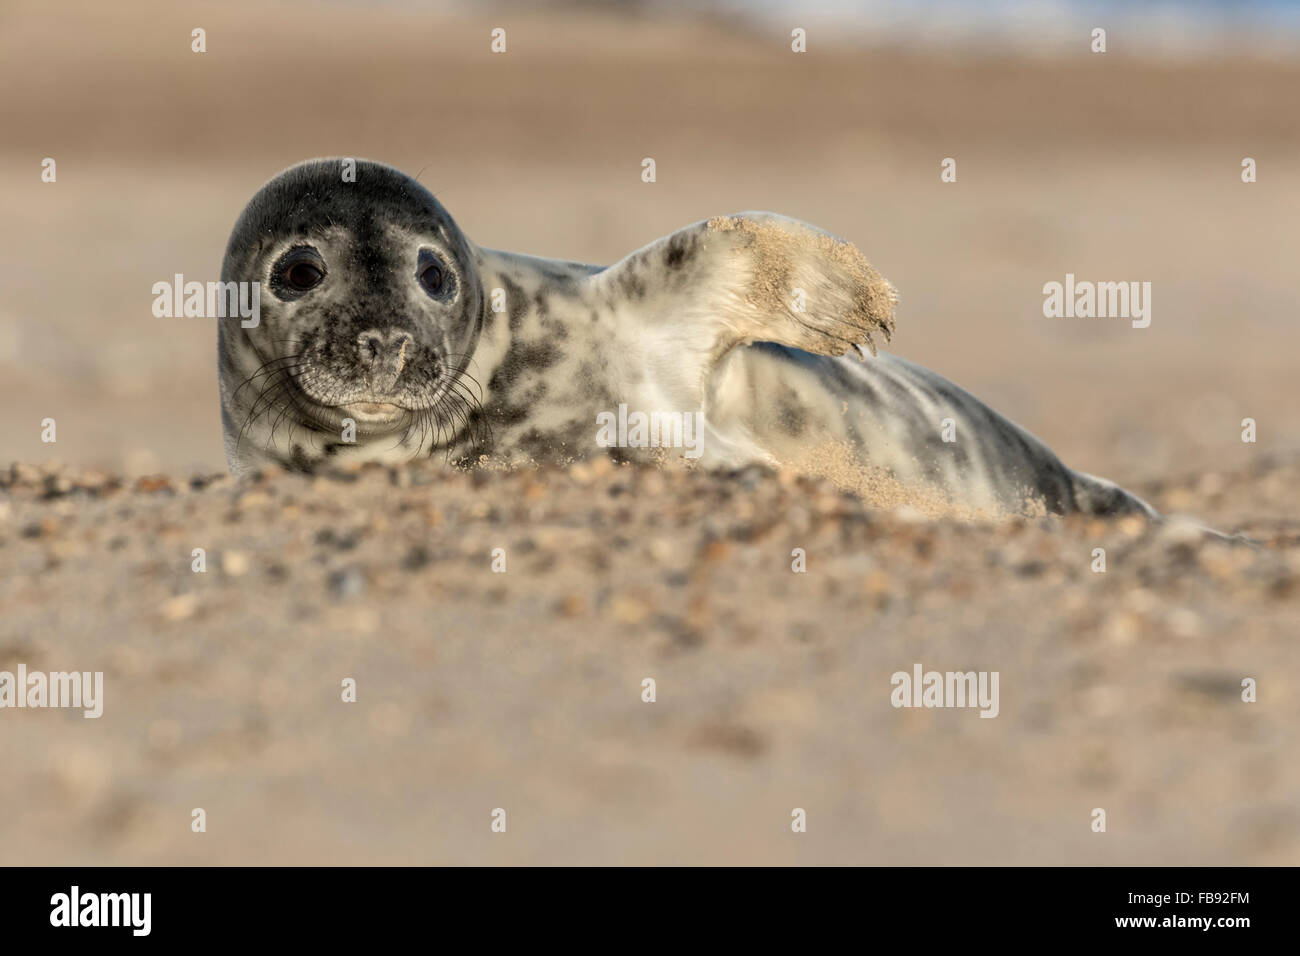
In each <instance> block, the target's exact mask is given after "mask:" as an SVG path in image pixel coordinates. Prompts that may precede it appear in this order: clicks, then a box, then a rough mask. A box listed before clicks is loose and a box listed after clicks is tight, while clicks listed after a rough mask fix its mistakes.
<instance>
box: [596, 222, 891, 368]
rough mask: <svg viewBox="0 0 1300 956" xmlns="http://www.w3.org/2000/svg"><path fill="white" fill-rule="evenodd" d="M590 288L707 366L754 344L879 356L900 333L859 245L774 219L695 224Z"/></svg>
mask: <svg viewBox="0 0 1300 956" xmlns="http://www.w3.org/2000/svg"><path fill="white" fill-rule="evenodd" d="M592 281H593V282H595V283H597V284H598V285H599V287H600V288H601V290H602V292H603V293H604V295H605V297H606V299H607V301H609V302H610V303H611V304H613V305H622V306H626V307H627V308H628V309H630V310H633V311H634V312H635V313H636V315H637V316H638V317H639V319H640V321H642V322H643V323H645V324H646V325H647V326H651V325H658V326H661V327H662V328H663V330H665V331H668V332H669V333H670V334H671V336H672V338H673V339H674V340H675V341H677V342H678V343H679V345H680V346H681V347H684V348H686V349H688V350H690V351H693V352H697V353H701V352H702V353H706V354H707V355H708V356H709V358H710V359H711V360H712V361H711V362H710V363H709V364H712V363H713V362H716V361H717V360H718V359H720V358H721V357H722V356H723V355H725V354H726V353H727V352H728V351H730V350H731V349H732V348H734V347H735V346H737V345H748V344H750V343H752V342H773V343H776V344H778V345H785V346H789V347H791V348H797V349H801V350H803V351H806V352H814V353H817V354H820V355H844V354H846V353H848V352H850V351H852V350H853V349H854V348H855V346H859V345H861V346H865V347H866V348H867V349H869V350H870V351H871V352H872V353H873V354H874V353H875V337H876V336H882V337H883V338H884V339H885V340H886V341H888V340H889V337H890V335H891V334H892V333H893V330H894V303H895V301H896V298H897V297H896V294H895V292H894V289H893V287H892V286H891V285H890V284H889V283H888V282H887V281H886V280H885V279H884V278H883V277H882V276H881V275H880V273H879V272H877V271H876V270H875V269H874V268H872V267H871V265H870V264H869V263H868V262H867V260H866V259H865V258H864V257H863V255H862V253H861V252H859V251H858V249H857V248H856V247H855V246H854V245H853V244H852V243H849V242H845V241H844V240H842V239H837V238H836V237H834V236H832V235H830V234H829V233H826V232H823V231H822V230H820V229H818V228H816V227H815V226H811V225H809V224H807V223H803V222H799V221H797V220H794V219H787V218H786V217H784V216H778V215H775V214H773V213H768V212H745V213H738V214H736V215H733V216H717V217H714V218H712V219H708V220H704V221H702V222H697V223H694V224H693V225H690V226H687V227H686V228H684V229H679V230H678V231H677V232H674V233H672V234H670V235H667V236H664V237H663V238H661V239H658V240H656V241H655V242H653V243H651V244H650V245H648V246H646V247H644V248H642V249H639V250H637V251H636V252H634V253H632V254H631V255H629V256H627V257H626V258H625V259H623V260H622V261H621V262H618V263H616V264H615V265H613V266H610V267H609V268H608V269H606V270H604V271H603V272H601V273H600V274H599V275H598V276H595V277H594V278H593V280H592Z"/></svg>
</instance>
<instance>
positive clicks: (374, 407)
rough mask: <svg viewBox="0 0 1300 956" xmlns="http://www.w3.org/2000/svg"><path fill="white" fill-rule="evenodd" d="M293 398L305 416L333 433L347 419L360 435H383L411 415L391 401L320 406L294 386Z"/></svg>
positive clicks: (342, 425)
mask: <svg viewBox="0 0 1300 956" xmlns="http://www.w3.org/2000/svg"><path fill="white" fill-rule="evenodd" d="M294 399H295V401H296V403H297V404H298V406H299V407H300V408H301V409H302V411H303V412H304V413H305V414H306V415H307V417H308V418H310V419H311V420H312V421H314V422H315V423H316V424H317V425H318V426H320V427H322V428H325V429H326V430H328V431H335V432H337V431H341V430H342V429H343V427H344V425H345V424H347V420H349V419H350V420H351V421H352V422H353V423H354V424H355V425H356V429H357V431H358V432H360V433H361V434H367V435H376V434H384V433H387V432H392V431H396V430H398V429H399V428H401V427H402V425H403V423H404V422H405V421H406V420H407V417H408V416H409V415H410V414H411V409H409V408H406V407H405V406H403V405H397V404H394V403H393V402H374V401H366V402H348V403H347V404H344V405H324V404H322V403H320V402H318V401H316V400H315V399H313V398H312V397H311V396H309V395H307V394H305V393H304V392H303V391H302V390H301V389H298V394H296V395H295V396H294Z"/></svg>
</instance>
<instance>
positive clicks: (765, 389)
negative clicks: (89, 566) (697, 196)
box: [218, 160, 1154, 514]
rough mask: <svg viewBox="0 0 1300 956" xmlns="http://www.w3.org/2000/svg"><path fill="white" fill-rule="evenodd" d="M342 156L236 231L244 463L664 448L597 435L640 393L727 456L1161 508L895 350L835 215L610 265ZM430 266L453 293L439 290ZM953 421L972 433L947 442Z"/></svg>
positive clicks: (236, 419) (1044, 502)
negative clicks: (814, 458)
mask: <svg viewBox="0 0 1300 956" xmlns="http://www.w3.org/2000/svg"><path fill="white" fill-rule="evenodd" d="M341 170H342V161H340V160H312V161H309V162H307V163H303V164H300V165H298V166H295V167H291V168H290V169H288V170H286V171H285V172H283V173H281V174H280V175H279V176H277V177H275V178H274V179H272V180H271V181H270V182H268V183H267V184H266V185H265V186H263V187H262V189H261V190H260V191H259V192H258V193H257V194H256V195H255V196H254V197H253V199H252V201H250V203H249V204H248V206H247V208H246V209H245V210H244V212H243V214H242V215H241V216H240V218H239V221H238V222H237V224H236V226H235V229H234V232H233V234H232V235H231V238H230V243H229V245H228V248H227V252H226V258H225V263H224V266H223V269H222V278H223V280H224V281H258V282H261V283H262V284H263V289H264V294H263V296H262V300H261V302H262V305H261V322H260V325H259V326H258V327H257V328H250V329H246V328H243V327H242V326H241V325H240V324H239V322H238V320H229V321H225V322H223V324H222V325H221V327H220V333H219V341H218V354H219V375H220V384H221V402H222V422H223V428H224V433H225V441H226V452H227V457H228V459H229V462H230V466H231V468H232V470H234V471H235V472H237V473H245V472H248V471H250V470H254V469H256V468H257V467H259V466H260V465H262V464H264V463H268V462H273V463H277V464H280V465H282V466H284V467H288V468H292V469H297V470H304V471H305V470H311V469H312V468H315V467H317V466H318V465H319V464H320V463H321V462H323V461H326V460H329V461H340V460H348V459H364V460H380V461H401V460H407V459H411V458H414V457H418V456H425V455H440V456H443V457H445V458H446V459H447V460H449V461H453V462H457V463H460V464H466V465H468V464H473V463H475V462H478V461H480V460H481V459H482V458H483V457H484V456H488V457H490V458H492V459H494V460H502V461H506V462H517V463H522V462H543V461H570V460H575V459H581V458H586V457H589V456H591V455H594V454H614V455H615V456H617V457H620V458H631V459H634V458H637V457H639V456H642V455H650V454H662V453H663V452H662V450H659V451H654V452H652V451H650V450H644V451H643V450H640V449H635V448H619V449H606V448H602V447H600V446H599V445H598V444H597V441H596V435H597V426H596V416H597V414H598V413H600V412H605V411H613V410H615V409H616V408H617V407H618V406H619V405H620V404H626V405H627V406H628V407H629V408H630V409H635V410H642V411H645V412H647V413H648V412H656V411H658V412H683V413H686V412H697V413H700V414H701V415H702V418H703V422H704V445H703V447H704V458H703V462H704V464H706V465H712V466H723V467H734V466H740V465H744V464H748V463H752V462H764V463H771V464H775V463H780V462H796V461H799V460H801V459H802V458H803V457H805V455H806V453H807V452H808V450H809V449H813V448H816V447H818V446H820V445H824V444H834V445H837V446H840V447H844V448H848V449H850V450H851V455H852V456H853V457H854V459H855V460H856V461H859V462H860V463H861V464H862V465H863V466H864V467H870V468H872V469H876V470H879V471H881V472H883V473H886V474H888V475H890V476H892V477H893V478H894V479H896V480H897V481H899V482H901V483H903V484H905V485H917V486H922V485H923V486H925V487H928V488H933V489H936V490H937V491H939V492H940V493H941V494H943V495H945V496H947V497H948V498H949V499H950V500H952V501H954V502H957V503H960V504H962V505H966V506H969V507H973V508H997V509H1009V510H1014V511H1020V510H1024V509H1025V508H1029V509H1030V510H1035V509H1037V510H1040V511H1047V512H1053V513H1069V512H1073V511H1083V512H1088V513H1096V514H1120V513H1129V512H1137V513H1142V514H1154V512H1152V511H1151V509H1150V507H1149V506H1148V505H1146V504H1145V503H1144V502H1142V501H1140V500H1139V499H1137V498H1135V497H1134V496H1132V495H1130V494H1129V493H1127V492H1125V491H1123V490H1122V489H1120V488H1118V487H1116V486H1114V485H1112V484H1110V483H1109V482H1105V481H1103V480H1101V479H1097V478H1093V477H1091V476H1089V475H1085V474H1083V473H1081V472H1076V471H1072V470H1070V469H1069V468H1066V467H1065V466H1064V465H1063V464H1061V462H1060V461H1059V460H1058V459H1057V458H1056V456H1055V455H1053V454H1052V452H1051V451H1050V450H1048V449H1047V448H1046V446H1044V445H1043V444H1042V443H1041V442H1039V441H1038V440H1037V439H1035V438H1034V437H1033V436H1032V435H1030V434H1028V433H1027V432H1025V431H1024V430H1023V429H1021V428H1019V427H1018V426H1016V425H1015V424H1013V423H1012V422H1010V421H1008V420H1007V419H1005V418H1003V417H1002V416H1000V415H998V414H997V413H996V412H994V411H992V410H991V409H989V408H988V407H987V406H985V405H984V404H982V403H981V402H979V401H978V400H977V399H975V398H974V397H972V396H971V395H969V394H968V393H967V392H965V391H963V390H962V389H960V388H958V387H957V386H955V385H953V384H951V383H950V382H947V381H946V380H944V379H943V378H941V377H940V376H938V375H935V374H934V373H932V372H929V371H927V370H925V369H922V368H919V367H917V366H915V365H912V364H910V363H908V362H906V361H904V360H902V359H900V358H897V357H895V356H892V355H888V354H884V353H880V354H876V349H875V340H876V338H881V339H885V340H887V339H888V338H889V337H890V335H891V333H892V331H893V327H894V314H893V312H894V292H893V289H892V287H891V286H890V285H889V283H887V282H886V281H885V280H884V279H883V278H881V277H880V275H879V274H878V273H877V272H876V271H875V270H874V269H872V268H871V266H870V265H869V264H868V263H867V262H866V260H865V259H864V258H863V257H862V255H861V254H860V253H859V252H858V251H857V249H856V248H854V247H853V246H852V245H851V244H849V243H846V242H844V241H842V240H839V239H836V238H835V237H833V236H830V235H828V234H826V233H824V232H822V231H821V230H818V229H816V228H815V227H812V226H809V225H806V224H804V223H799V222H796V221H794V220H790V219H785V218H783V217H779V216H774V215H772V214H770V213H742V214H739V215H736V216H726V217H717V218H714V219H710V220H706V221H702V222H698V223H695V224H693V225H691V226H687V227H686V228H684V229H681V230H678V231H677V232H675V233H672V234H671V235H669V236H666V237H664V238H662V239H660V240H657V241H656V242H653V243H651V244H650V245H648V246H646V247H645V248H643V249H640V250H637V251H636V252H634V253H632V254H631V255H629V256H627V257H626V258H624V259H623V260H621V261H620V262H618V263H616V264H614V265H612V266H609V267H600V266H591V265H584V264H580V263H572V262H561V261H556V260H552V259H541V258H535V257H532V256H525V255H516V254H513V253H507V252H500V251H494V250H490V249H485V248H482V247H479V246H477V245H475V244H473V243H472V242H470V241H469V240H468V239H467V238H466V237H465V236H464V234H463V233H462V232H461V231H460V229H459V228H458V227H457V226H456V224H455V222H454V221H453V220H452V218H451V216H450V215H449V214H448V213H447V211H446V210H445V209H444V208H443V207H442V206H441V205H440V204H439V203H438V201H437V200H436V199H435V198H434V197H433V196H432V195H431V194H430V193H429V192H428V191H427V190H426V189H424V187H423V186H421V185H420V184H418V183H417V182H415V181H414V180H412V179H411V178H409V177H407V176H406V175H404V174H403V173H401V172H399V171H398V170H395V169H393V168H391V167H388V166H384V165H381V164H378V163H371V162H364V161H359V162H358V163H357V166H356V181H355V182H344V181H343V179H342V175H341ZM300 248H308V249H310V250H311V252H312V254H313V255H318V256H319V257H320V259H321V261H322V262H323V264H324V268H325V277H324V279H323V280H322V282H321V284H320V285H319V286H318V287H316V288H313V289H311V290H310V291H307V292H304V293H302V294H290V293H286V294H284V295H282V294H281V292H284V289H282V288H281V286H283V279H282V278H280V277H279V274H278V272H277V270H278V269H280V268H281V266H282V265H283V262H284V257H285V255H286V253H288V252H289V251H290V250H297V249H300ZM293 254H295V255H296V254H298V253H296V252H295V253H293ZM429 261H433V262H436V263H439V264H440V267H441V268H442V269H445V272H446V275H447V277H449V279H450V285H451V288H450V289H449V290H443V291H441V292H440V293H439V294H436V295H435V294H431V293H430V292H429V291H428V289H427V288H425V287H423V286H422V285H421V281H420V280H419V278H418V273H419V270H420V269H421V268H424V265H423V264H424V263H426V262H429ZM277 283H278V284H279V285H277ZM398 342H401V343H402V344H401V351H400V353H399V352H398V351H397V345H396V343H398ZM359 343H360V344H359ZM359 349H360V350H361V351H358V350H359ZM946 418H951V419H953V421H954V423H955V425H956V434H957V439H958V440H957V441H955V442H946V441H943V440H942V439H941V437H940V428H941V424H940V423H941V422H942V420H943V419H946ZM346 419H352V420H353V421H354V422H356V423H357V433H356V436H355V441H353V442H349V441H347V440H345V436H344V433H343V426H344V425H345V423H346V422H345V420H346ZM669 451H670V452H671V451H672V450H669Z"/></svg>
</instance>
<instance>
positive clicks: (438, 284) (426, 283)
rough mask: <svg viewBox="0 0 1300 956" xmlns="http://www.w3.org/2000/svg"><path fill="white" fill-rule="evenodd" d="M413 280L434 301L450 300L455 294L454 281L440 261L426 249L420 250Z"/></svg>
mask: <svg viewBox="0 0 1300 956" xmlns="http://www.w3.org/2000/svg"><path fill="white" fill-rule="evenodd" d="M415 278H416V280H417V281H418V282H419V283H420V288H421V289H423V290H424V291H425V292H426V293H428V294H429V295H431V296H432V297H433V298H435V299H450V298H451V297H452V296H453V295H454V294H455V292H456V280H455V278H454V277H453V276H452V274H451V272H449V271H448V269H447V268H446V266H444V265H443V264H442V260H441V259H439V258H438V257H437V256H436V255H434V254H433V253H432V252H430V251H429V250H428V249H421V250H420V258H419V261H418V262H417V263H416V265H415Z"/></svg>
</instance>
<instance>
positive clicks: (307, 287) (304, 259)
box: [271, 246, 325, 300]
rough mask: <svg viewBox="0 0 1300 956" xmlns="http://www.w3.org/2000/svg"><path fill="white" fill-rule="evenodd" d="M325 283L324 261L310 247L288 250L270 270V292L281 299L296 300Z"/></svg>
mask: <svg viewBox="0 0 1300 956" xmlns="http://www.w3.org/2000/svg"><path fill="white" fill-rule="evenodd" d="M324 281H325V260H324V259H322V258H321V255H320V253H319V252H317V251H316V250H315V249H313V248H312V247H311V246H298V247H296V248H293V249H290V250H289V251H288V252H286V253H285V254H284V255H282V256H281V257H280V258H279V260H278V261H277V262H276V263H275V267H274V268H273V269H272V270H271V291H272V292H274V293H275V294H276V296H278V297H279V298H281V299H285V300H290V299H297V298H300V297H301V296H303V295H305V294H306V293H307V292H309V291H311V290H312V289H314V288H316V287H317V286H318V285H320V284H321V283H322V282H324Z"/></svg>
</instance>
